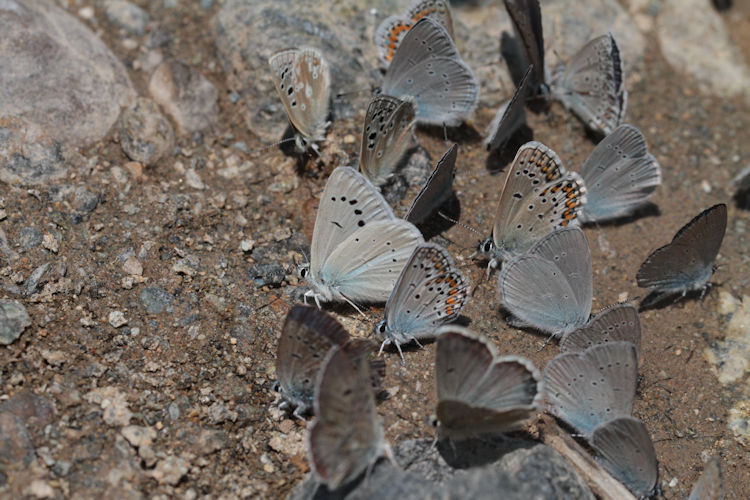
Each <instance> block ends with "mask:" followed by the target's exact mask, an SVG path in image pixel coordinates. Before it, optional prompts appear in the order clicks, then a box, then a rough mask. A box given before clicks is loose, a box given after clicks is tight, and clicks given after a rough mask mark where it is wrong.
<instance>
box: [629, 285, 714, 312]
mask: <svg viewBox="0 0 750 500" xmlns="http://www.w3.org/2000/svg"><path fill="white" fill-rule="evenodd" d="M715 286H718V285H716V284H713V283H709V284H708V289H706V290H705V291H702V290H690V291H689V292H687V293H686V294H685V295H684V296H683V295H682V293H680V292H676V293H672V292H660V291H659V290H654V291H653V292H651V293H649V294H648V295H646V296H645V297H643V300H641V303H640V304H639V305H638V311H639V312H642V311H647V310H649V309H664V308H666V307H669V306H673V305H675V304H677V303H678V302H683V301H692V300H703V299H705V298H706V296H707V295H708V294H709V292H710V291H711V290H710V289H711V288H713V287H715Z"/></svg>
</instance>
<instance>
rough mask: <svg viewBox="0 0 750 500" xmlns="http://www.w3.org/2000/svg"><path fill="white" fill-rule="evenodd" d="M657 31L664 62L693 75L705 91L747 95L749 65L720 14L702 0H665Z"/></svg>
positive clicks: (719, 94)
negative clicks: (731, 37)
mask: <svg viewBox="0 0 750 500" xmlns="http://www.w3.org/2000/svg"><path fill="white" fill-rule="evenodd" d="M686 26H690V29H686V28H685V27H686ZM657 32H658V34H659V45H660V46H661V51H662V54H664V58H665V59H666V60H667V62H669V64H671V65H672V66H673V67H674V68H675V69H676V70H677V71H680V72H682V73H685V74H688V75H690V76H692V77H693V78H695V80H696V81H697V82H698V85H700V87H701V88H702V89H703V90H704V91H705V92H708V93H711V94H715V95H718V96H722V97H731V96H737V95H744V96H745V97H746V98H750V69H749V68H748V66H747V64H746V62H745V59H744V58H743V57H742V54H741V53H740V51H739V50H738V49H737V47H736V45H734V44H733V43H732V41H731V40H730V38H729V33H728V32H727V30H726V27H725V25H724V21H722V19H721V16H720V15H719V14H718V13H717V12H716V11H714V10H713V9H711V8H707V7H706V4H705V2H702V1H701V0H665V1H664V2H662V3H661V11H660V12H659V17H658V19H657ZM696 41H700V43H696Z"/></svg>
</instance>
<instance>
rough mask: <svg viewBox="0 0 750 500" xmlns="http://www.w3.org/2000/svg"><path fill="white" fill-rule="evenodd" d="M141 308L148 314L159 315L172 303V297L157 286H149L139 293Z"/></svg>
mask: <svg viewBox="0 0 750 500" xmlns="http://www.w3.org/2000/svg"><path fill="white" fill-rule="evenodd" d="M138 298H139V299H140V303H141V306H142V307H143V308H144V309H145V310H146V312H148V313H150V314H161V313H162V312H164V311H165V310H166V309H167V308H169V306H171V305H172V302H174V296H173V295H172V294H171V293H169V292H168V291H166V290H164V289H163V288H161V287H158V286H149V287H146V288H144V289H143V290H142V291H141V294H140V296H139V297H138Z"/></svg>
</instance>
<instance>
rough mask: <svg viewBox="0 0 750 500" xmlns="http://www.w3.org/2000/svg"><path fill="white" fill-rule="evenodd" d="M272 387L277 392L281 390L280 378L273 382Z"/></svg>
mask: <svg viewBox="0 0 750 500" xmlns="http://www.w3.org/2000/svg"><path fill="white" fill-rule="evenodd" d="M272 388H273V390H274V391H275V392H281V384H279V381H278V380H277V381H276V382H274V383H273V386H272Z"/></svg>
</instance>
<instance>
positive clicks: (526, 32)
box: [503, 0, 549, 98]
mask: <svg viewBox="0 0 750 500" xmlns="http://www.w3.org/2000/svg"><path fill="white" fill-rule="evenodd" d="M503 4H504V5H505V10H506V11H507V12H508V16H510V20H511V22H512V24H513V30H514V31H515V33H516V38H517V39H518V41H519V42H520V44H521V49H522V52H523V56H524V58H525V60H526V61H525V62H526V66H531V67H532V74H531V77H530V79H529V83H528V88H529V93H530V97H532V98H533V97H537V96H543V97H545V98H546V95H547V93H548V92H549V89H548V85H547V78H546V74H545V73H546V67H545V65H544V33H543V30H542V11H541V8H540V7H539V0H503Z"/></svg>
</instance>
